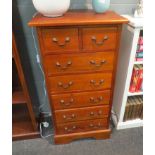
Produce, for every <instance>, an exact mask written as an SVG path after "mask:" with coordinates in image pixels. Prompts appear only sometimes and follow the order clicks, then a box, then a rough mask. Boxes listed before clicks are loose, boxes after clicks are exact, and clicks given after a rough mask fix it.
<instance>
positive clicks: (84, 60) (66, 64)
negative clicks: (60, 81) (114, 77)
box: [44, 52, 114, 76]
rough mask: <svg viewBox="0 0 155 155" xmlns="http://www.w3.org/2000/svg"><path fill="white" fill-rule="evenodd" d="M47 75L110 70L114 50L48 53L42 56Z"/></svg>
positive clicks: (111, 68)
mask: <svg viewBox="0 0 155 155" xmlns="http://www.w3.org/2000/svg"><path fill="white" fill-rule="evenodd" d="M44 62H45V70H46V72H47V75H48V76H51V75H54V74H64V73H77V72H94V71H112V70H113V62H114V52H97V53H78V54H75V53H74V54H60V55H48V56H45V58H44Z"/></svg>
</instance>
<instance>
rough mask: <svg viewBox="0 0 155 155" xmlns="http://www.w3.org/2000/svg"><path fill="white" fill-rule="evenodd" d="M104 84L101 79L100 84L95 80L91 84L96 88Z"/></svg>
mask: <svg viewBox="0 0 155 155" xmlns="http://www.w3.org/2000/svg"><path fill="white" fill-rule="evenodd" d="M103 83H104V80H103V79H101V80H100V81H99V82H98V83H97V82H96V81H95V80H90V84H91V85H93V86H95V87H99V86H101V85H102V84H103Z"/></svg>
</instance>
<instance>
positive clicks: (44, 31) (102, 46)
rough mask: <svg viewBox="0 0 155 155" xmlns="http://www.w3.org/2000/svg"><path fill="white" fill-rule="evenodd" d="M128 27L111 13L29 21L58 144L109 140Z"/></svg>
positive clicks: (71, 15) (123, 20)
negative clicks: (119, 57)
mask: <svg viewBox="0 0 155 155" xmlns="http://www.w3.org/2000/svg"><path fill="white" fill-rule="evenodd" d="M127 22H128V21H127V19H125V18H123V17H121V16H119V15H117V14H116V13H114V12H111V11H109V12H106V13H104V14H95V13H94V12H91V11H73V12H68V13H66V14H65V15H64V16H63V17H59V18H46V17H43V16H42V15H40V14H38V15H37V16H36V17H34V18H33V19H32V20H31V21H30V22H29V26H35V27H36V28H37V33H38V39H39V45H40V51H41V59H42V64H43V68H44V72H45V78H46V86H47V90H48V95H49V98H50V103H51V110H52V114H53V122H54V129H55V136H54V139H55V143H56V144H61V143H68V142H70V141H72V140H74V139H79V138H89V137H92V138H96V139H105V138H109V137H110V132H111V130H110V128H109V120H110V113H111V107H112V97H113V90H114V81H115V72H116V66H117V55H118V50H119V40H120V33H121V27H122V24H123V23H127Z"/></svg>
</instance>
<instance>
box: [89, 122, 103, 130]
mask: <svg viewBox="0 0 155 155" xmlns="http://www.w3.org/2000/svg"><path fill="white" fill-rule="evenodd" d="M89 127H90V128H93V129H98V128H101V127H102V125H101V123H100V122H99V123H98V124H97V125H94V124H92V123H91V124H89Z"/></svg>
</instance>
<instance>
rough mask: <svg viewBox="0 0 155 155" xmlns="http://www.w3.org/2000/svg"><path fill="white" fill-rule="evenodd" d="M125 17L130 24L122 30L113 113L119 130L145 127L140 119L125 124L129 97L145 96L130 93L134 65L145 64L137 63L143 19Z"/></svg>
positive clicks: (141, 93)
mask: <svg viewBox="0 0 155 155" xmlns="http://www.w3.org/2000/svg"><path fill="white" fill-rule="evenodd" d="M123 16H124V17H126V18H128V19H129V20H130V22H129V24H126V25H124V26H123V30H122V37H121V45H120V52H119V60H118V66H117V75H116V85H115V92H114V98H113V111H114V112H115V113H116V115H117V119H116V118H114V117H112V118H113V121H114V124H115V126H116V128H117V129H125V128H132V127H139V126H142V125H143V121H142V120H140V119H136V120H131V121H127V122H123V118H124V113H125V106H126V102H127V98H128V96H135V95H143V92H140V93H129V86H130V80H131V76H132V70H133V66H134V64H142V63H143V62H135V54H136V49H137V43H138V38H139V34H140V30H142V29H143V25H142V23H143V22H142V20H143V19H139V18H138V19H137V20H136V18H133V17H132V16H129V15H123ZM136 22H137V23H136Z"/></svg>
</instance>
